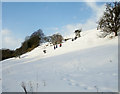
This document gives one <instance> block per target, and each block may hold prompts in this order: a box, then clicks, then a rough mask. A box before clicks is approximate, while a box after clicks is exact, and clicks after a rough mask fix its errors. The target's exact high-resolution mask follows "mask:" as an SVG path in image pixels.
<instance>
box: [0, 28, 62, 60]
mask: <svg viewBox="0 0 120 94" xmlns="http://www.w3.org/2000/svg"><path fill="white" fill-rule="evenodd" d="M62 40H63V37H62V35H61V34H53V35H52V36H45V35H44V33H43V31H42V30H41V29H39V30H37V31H35V32H34V33H32V34H31V36H26V37H25V41H24V42H23V43H22V44H21V47H20V48H17V49H16V50H10V49H0V53H2V58H1V60H4V59H7V58H11V57H19V56H20V55H22V54H24V53H26V52H29V51H31V50H33V49H34V48H36V47H38V46H39V45H40V44H42V43H45V42H51V43H52V44H55V43H61V42H62Z"/></svg>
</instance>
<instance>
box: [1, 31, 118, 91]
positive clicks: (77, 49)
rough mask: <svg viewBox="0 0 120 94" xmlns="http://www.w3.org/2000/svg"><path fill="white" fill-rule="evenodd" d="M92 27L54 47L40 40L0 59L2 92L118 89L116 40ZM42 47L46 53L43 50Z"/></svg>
mask: <svg viewBox="0 0 120 94" xmlns="http://www.w3.org/2000/svg"><path fill="white" fill-rule="evenodd" d="M98 34H99V32H98V31H96V30H90V31H86V32H82V33H81V36H82V37H81V38H79V39H77V40H75V41H71V40H69V41H67V42H64V43H63V44H62V47H58V48H57V49H56V50H54V49H53V46H47V47H46V48H45V45H46V44H43V45H42V46H39V47H37V48H35V49H34V50H33V51H31V52H29V53H26V54H24V55H22V56H21V58H20V59H19V58H11V59H8V60H5V61H2V63H3V69H2V73H3V78H2V81H3V85H2V86H3V92H13V91H14V92H15V91H16V92H22V91H23V88H22V85H24V86H25V87H26V88H27V91H30V92H38V91H39V92H47V91H48V92H55V91H56V92H68V91H71V92H73V91H75V92H77V91H79V92H96V91H104V92H106V91H107V92H111V91H112V92H115V91H118V88H117V86H118V85H117V83H118V43H117V37H115V38H114V39H109V38H104V39H101V38H99V37H98V36H97V35H98ZM43 49H46V51H47V53H46V54H44V53H43Z"/></svg>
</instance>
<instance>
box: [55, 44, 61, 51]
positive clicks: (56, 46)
mask: <svg viewBox="0 0 120 94" xmlns="http://www.w3.org/2000/svg"><path fill="white" fill-rule="evenodd" d="M59 46H60V47H62V44H61V43H60V44H59ZM56 48H58V45H57V44H56V45H54V50H55V49H56Z"/></svg>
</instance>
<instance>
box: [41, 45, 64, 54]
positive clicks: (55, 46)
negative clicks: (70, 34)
mask: <svg viewBox="0 0 120 94" xmlns="http://www.w3.org/2000/svg"><path fill="white" fill-rule="evenodd" d="M59 46H60V47H62V44H61V43H60V44H59ZM56 48H58V44H56V45H54V50H55V49H56ZM43 52H44V54H45V53H46V50H45V49H44V50H43Z"/></svg>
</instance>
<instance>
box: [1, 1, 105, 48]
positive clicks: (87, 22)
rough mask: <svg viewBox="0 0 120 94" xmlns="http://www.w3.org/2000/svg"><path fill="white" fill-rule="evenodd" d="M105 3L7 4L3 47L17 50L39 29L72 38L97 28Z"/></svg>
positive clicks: (4, 3) (4, 10)
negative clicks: (74, 34)
mask: <svg viewBox="0 0 120 94" xmlns="http://www.w3.org/2000/svg"><path fill="white" fill-rule="evenodd" d="M104 10H105V2H3V3H2V31H1V32H2V48H9V49H16V48H18V47H20V46H21V43H22V42H23V41H24V39H25V37H26V36H29V35H31V34H32V33H33V32H35V31H37V30H38V29H42V30H43V32H44V33H45V35H52V34H54V33H57V32H58V33H61V34H62V35H63V36H67V35H70V34H72V33H73V32H74V30H75V29H80V28H82V30H83V31H86V30H89V29H93V28H96V26H97V24H96V22H97V21H98V20H99V18H100V17H101V16H102V14H103V11H104Z"/></svg>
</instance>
